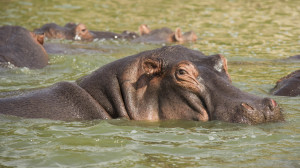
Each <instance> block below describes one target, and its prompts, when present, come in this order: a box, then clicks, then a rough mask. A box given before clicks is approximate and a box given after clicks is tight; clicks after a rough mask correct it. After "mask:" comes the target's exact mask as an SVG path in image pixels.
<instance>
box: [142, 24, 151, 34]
mask: <svg viewBox="0 0 300 168" xmlns="http://www.w3.org/2000/svg"><path fill="white" fill-rule="evenodd" d="M150 31H151V30H150V29H149V27H148V26H147V25H146V24H142V25H140V27H139V32H140V35H145V34H149V33H150Z"/></svg>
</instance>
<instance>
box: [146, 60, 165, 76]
mask: <svg viewBox="0 0 300 168" xmlns="http://www.w3.org/2000/svg"><path fill="white" fill-rule="evenodd" d="M143 69H144V71H145V73H146V74H147V75H148V76H156V75H160V74H162V71H163V60H162V59H150V58H147V59H146V60H145V61H144V62H143Z"/></svg>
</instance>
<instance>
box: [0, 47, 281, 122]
mask: <svg viewBox="0 0 300 168" xmlns="http://www.w3.org/2000/svg"><path fill="white" fill-rule="evenodd" d="M226 62H227V61H226V59H225V58H224V57H223V56H222V55H212V56H205V55H204V54H202V53H201V52H199V51H195V50H190V49H187V48H185V47H182V46H166V47H163V48H159V49H155V50H149V51H144V52H142V53H139V54H136V55H133V56H129V57H125V58H123V59H120V60H117V61H115V62H112V63H109V64H107V65H105V66H103V67H101V68H99V69H98V70H96V71H94V72H93V73H92V74H90V75H87V76H85V77H82V78H80V79H79V80H77V81H76V83H70V82H60V83H57V84H55V85H53V86H51V87H49V88H46V89H41V90H36V91H34V92H32V93H28V94H23V95H20V96H16V97H10V98H2V99H0V107H1V108H0V112H1V113H3V114H10V115H16V116H23V117H32V118H50V119H58V120H82V119H114V118H127V119H130V120H150V121H157V120H196V121H203V122H205V121H210V120H221V121H226V122H234V123H246V124H258V123H264V122H274V121H283V120H284V118H283V115H282V113H281V111H280V108H279V106H278V104H277V103H276V102H275V101H274V100H272V99H270V98H260V97H257V96H254V95H251V94H248V93H245V92H242V91H241V90H239V89H238V88H236V87H234V86H233V85H232V84H231V80H230V76H229V74H228V71H227V63H226Z"/></svg>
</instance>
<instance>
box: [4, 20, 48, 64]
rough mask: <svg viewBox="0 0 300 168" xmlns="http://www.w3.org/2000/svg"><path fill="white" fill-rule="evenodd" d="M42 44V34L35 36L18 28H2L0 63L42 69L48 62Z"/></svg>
mask: <svg viewBox="0 0 300 168" xmlns="http://www.w3.org/2000/svg"><path fill="white" fill-rule="evenodd" d="M43 43H44V35H43V34H35V33H33V32H30V31H28V30H27V29H25V28H23V27H20V26H2V27H0V62H4V63H10V64H13V65H14V66H17V67H28V68H33V69H35V68H43V67H45V66H46V65H47V64H48V60H49V58H48V55H47V53H46V51H45V49H44V47H43Z"/></svg>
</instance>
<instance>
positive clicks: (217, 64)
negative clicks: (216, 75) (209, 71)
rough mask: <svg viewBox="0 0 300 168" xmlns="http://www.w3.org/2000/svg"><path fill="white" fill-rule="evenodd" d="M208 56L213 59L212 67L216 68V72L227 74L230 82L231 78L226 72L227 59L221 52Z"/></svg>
mask: <svg viewBox="0 0 300 168" xmlns="http://www.w3.org/2000/svg"><path fill="white" fill-rule="evenodd" d="M210 57H211V58H212V59H213V62H214V65H213V67H214V69H215V70H217V71H218V72H222V73H225V75H226V76H227V78H228V79H229V81H230V82H231V78H230V75H229V73H228V67H227V59H226V58H225V57H224V56H223V55H221V54H216V55H211V56H210Z"/></svg>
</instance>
